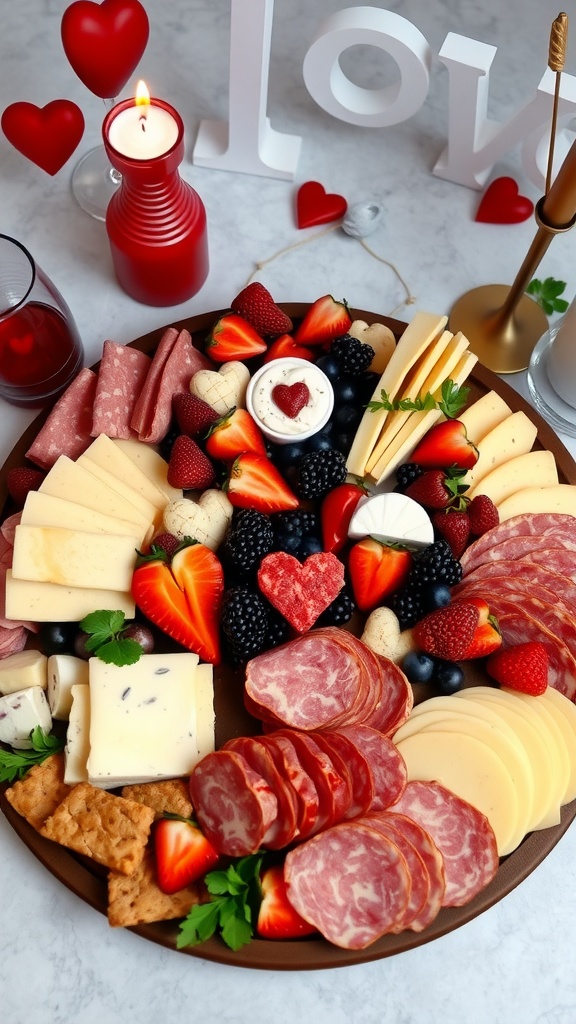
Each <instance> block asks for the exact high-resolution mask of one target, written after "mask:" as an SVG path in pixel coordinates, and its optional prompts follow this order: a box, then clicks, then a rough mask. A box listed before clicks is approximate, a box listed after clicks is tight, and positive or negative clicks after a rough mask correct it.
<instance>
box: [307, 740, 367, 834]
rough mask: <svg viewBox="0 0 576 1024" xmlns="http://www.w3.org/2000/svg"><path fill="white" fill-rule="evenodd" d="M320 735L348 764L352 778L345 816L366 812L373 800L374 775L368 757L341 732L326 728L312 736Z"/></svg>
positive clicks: (353, 816)
mask: <svg viewBox="0 0 576 1024" xmlns="http://www.w3.org/2000/svg"><path fill="white" fill-rule="evenodd" d="M318 735H322V737H323V741H324V743H326V744H328V746H329V748H331V749H333V750H335V751H337V753H339V754H340V755H341V757H343V758H344V760H345V762H346V764H347V765H348V768H349V771H350V776H351V779H352V802H351V804H350V807H349V808H348V810H347V811H346V814H345V816H344V817H345V818H356V817H358V815H360V814H366V813H367V811H368V809H369V808H370V807H371V806H372V802H373V800H374V775H373V774H372V768H371V766H370V764H369V761H368V758H367V757H366V756H365V755H364V754H363V753H362V751H361V750H360V749H359V748H358V747H357V746H356V744H355V743H353V742H352V740H351V739H349V737H348V736H345V735H344V733H342V732H332V731H331V730H326V731H325V732H323V733H321V734H318V733H314V736H318Z"/></svg>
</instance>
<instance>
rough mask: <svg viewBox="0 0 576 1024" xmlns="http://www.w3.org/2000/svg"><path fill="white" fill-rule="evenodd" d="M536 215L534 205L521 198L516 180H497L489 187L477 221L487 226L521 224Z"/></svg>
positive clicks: (528, 200) (481, 201)
mask: <svg viewBox="0 0 576 1024" xmlns="http://www.w3.org/2000/svg"><path fill="white" fill-rule="evenodd" d="M533 213H534V203H533V202H532V201H531V200H530V199H527V198H526V196H521V195H520V193H519V192H518V185H517V184H516V182H515V181H514V178H495V179H494V181H493V182H492V183H491V184H490V185H489V186H488V188H487V189H486V191H485V193H484V195H483V196H482V199H481V200H480V205H479V207H478V211H477V213H476V217H475V220H477V221H482V222H483V223H485V224H520V222H521V221H523V220H528V218H529V217H531V216H532V214H533Z"/></svg>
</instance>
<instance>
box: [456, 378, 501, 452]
mask: <svg viewBox="0 0 576 1024" xmlns="http://www.w3.org/2000/svg"><path fill="white" fill-rule="evenodd" d="M511 415H512V409H511V408H510V406H509V405H507V404H506V402H505V401H504V399H503V398H501V397H500V395H499V394H497V393H496V391H488V392H487V394H485V395H482V397H481V398H479V399H478V400H477V401H476V402H473V403H472V405H470V406H469V407H468V408H467V409H465V410H464V412H461V413H459V414H458V419H459V420H460V422H461V423H463V424H464V426H465V427H466V433H467V435H468V437H469V439H470V440H471V441H472V443H473V444H478V442H479V441H482V439H483V438H484V437H486V434H489V433H490V431H491V430H493V429H494V427H497V426H498V424H499V423H502V420H505V419H506V417H507V416H511Z"/></svg>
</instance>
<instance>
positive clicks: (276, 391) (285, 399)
mask: <svg viewBox="0 0 576 1024" xmlns="http://www.w3.org/2000/svg"><path fill="white" fill-rule="evenodd" d="M272 399H273V401H274V402H275V403H276V405H277V406H278V408H279V409H281V410H282V412H283V413H284V414H285V415H286V416H289V417H290V419H291V420H293V419H295V418H296V416H297V415H298V413H299V412H301V410H302V409H303V408H304V406H305V405H307V404H308V402H309V401H310V391H309V390H308V386H307V385H306V384H304V382H303V381H296V383H295V384H276V387H274V388H272Z"/></svg>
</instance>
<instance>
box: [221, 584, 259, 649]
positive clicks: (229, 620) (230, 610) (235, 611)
mask: <svg viewBox="0 0 576 1024" xmlns="http://www.w3.org/2000/svg"><path fill="white" fill-rule="evenodd" d="M220 621H221V626H222V634H223V637H224V644H225V647H226V649H227V652H228V654H229V656H230V660H231V661H232V662H233V663H234V664H235V665H242V664H244V663H245V662H246V661H249V659H250V658H254V657H255V656H256V655H257V654H261V653H262V651H263V650H265V649H266V640H267V638H268V634H269V630H270V618H269V615H268V610H267V608H266V603H265V601H264V599H263V598H262V597H261V595H260V594H259V593H258V592H257V591H256V590H254V589H253V588H251V587H247V586H242V585H240V586H236V587H230V589H229V590H227V591H226V592H225V594H224V600H223V602H222V615H221V620H220Z"/></svg>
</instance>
